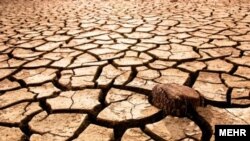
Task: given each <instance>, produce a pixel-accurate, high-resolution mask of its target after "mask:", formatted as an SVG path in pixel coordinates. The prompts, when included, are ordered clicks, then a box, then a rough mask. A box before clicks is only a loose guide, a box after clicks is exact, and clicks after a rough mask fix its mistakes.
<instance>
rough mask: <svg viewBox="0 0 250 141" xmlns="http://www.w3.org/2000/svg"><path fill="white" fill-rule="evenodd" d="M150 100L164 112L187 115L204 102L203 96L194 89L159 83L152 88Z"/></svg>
mask: <svg viewBox="0 0 250 141" xmlns="http://www.w3.org/2000/svg"><path fill="white" fill-rule="evenodd" d="M150 102H151V103H152V105H154V106H155V107H157V108H159V109H162V110H163V112H164V114H167V115H173V116H187V114H190V112H192V111H193V110H195V108H196V107H197V106H201V105H202V104H203V97H202V96H201V95H200V94H199V93H198V92H197V91H195V90H194V89H192V88H189V87H187V86H182V85H179V84H158V85H156V86H155V87H154V88H153V90H152V95H151V96H150Z"/></svg>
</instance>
